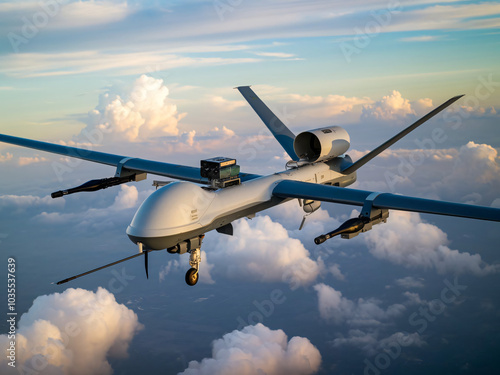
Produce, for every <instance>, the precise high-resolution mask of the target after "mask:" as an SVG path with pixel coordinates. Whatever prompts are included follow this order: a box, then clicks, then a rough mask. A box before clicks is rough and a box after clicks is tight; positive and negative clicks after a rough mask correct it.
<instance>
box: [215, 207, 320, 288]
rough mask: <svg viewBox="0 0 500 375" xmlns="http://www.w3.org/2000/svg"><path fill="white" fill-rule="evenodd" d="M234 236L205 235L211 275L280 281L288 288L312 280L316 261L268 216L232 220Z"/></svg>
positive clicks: (317, 270)
mask: <svg viewBox="0 0 500 375" xmlns="http://www.w3.org/2000/svg"><path fill="white" fill-rule="evenodd" d="M233 226H234V236H231V237H229V236H222V235H220V234H217V235H214V236H210V237H208V236H207V238H206V240H205V242H206V243H207V246H208V247H210V248H211V249H212V250H211V251H210V260H211V262H212V263H213V264H214V269H213V274H214V275H216V274H223V275H224V276H226V277H228V278H236V279H242V278H243V279H248V280H259V281H263V282H275V281H284V282H288V283H289V284H290V286H291V287H292V288H296V287H298V286H302V285H308V284H310V283H312V282H313V281H314V280H315V279H316V278H317V276H318V275H319V273H320V264H319V263H318V262H316V261H314V260H312V259H311V258H310V257H309V255H310V254H309V251H308V250H306V248H305V247H304V245H303V244H302V242H300V241H299V240H298V239H295V238H291V237H290V236H289V235H288V232H287V230H286V229H285V228H284V227H283V226H282V225H281V224H279V223H276V222H273V221H272V220H271V218H270V217H269V216H257V217H255V218H254V219H252V220H250V221H246V220H238V221H236V222H234V223H233Z"/></svg>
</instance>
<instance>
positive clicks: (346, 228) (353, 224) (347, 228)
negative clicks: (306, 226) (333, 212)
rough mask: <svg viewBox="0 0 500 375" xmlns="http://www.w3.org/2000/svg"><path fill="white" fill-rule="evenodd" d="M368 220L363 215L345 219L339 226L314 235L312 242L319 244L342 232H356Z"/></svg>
mask: <svg viewBox="0 0 500 375" xmlns="http://www.w3.org/2000/svg"><path fill="white" fill-rule="evenodd" d="M369 221H370V220H369V219H367V218H365V217H356V218H353V219H349V220H347V221H346V222H345V223H344V224H342V225H341V226H340V227H338V228H337V229H335V230H334V231H331V232H329V233H327V234H322V235H321V236H319V237H316V238H315V239H314V243H315V244H316V245H319V244H321V243H323V242H325V241H326V240H329V239H330V238H332V237H335V236H337V235H339V234H344V233H356V232H359V231H360V230H362V229H363V228H364V226H365V224H366V223H368V222H369Z"/></svg>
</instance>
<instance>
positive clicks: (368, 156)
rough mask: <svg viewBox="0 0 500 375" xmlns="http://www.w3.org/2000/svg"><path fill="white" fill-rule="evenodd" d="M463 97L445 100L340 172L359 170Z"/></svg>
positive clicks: (347, 172)
mask: <svg viewBox="0 0 500 375" xmlns="http://www.w3.org/2000/svg"><path fill="white" fill-rule="evenodd" d="M462 96H463V95H458V96H454V97H453V98H451V99H449V100H447V101H446V102H444V103H443V104H441V105H440V106H439V107H437V108H434V109H433V110H432V111H430V112H429V113H428V114H426V115H425V116H424V117H422V118H421V119H420V120H417V121H415V122H414V123H413V124H411V125H410V126H408V127H407V128H406V129H404V130H402V131H401V132H399V133H398V134H396V135H395V136H394V137H392V138H391V139H389V140H387V141H385V142H384V143H382V144H381V145H380V146H378V147H377V148H376V149H374V150H372V151H370V152H369V153H368V154H366V155H365V156H363V157H362V158H361V159H359V160H357V161H356V162H354V163H353V164H351V165H350V166H348V167H347V168H345V169H343V170H342V173H344V174H350V173H353V172H354V171H356V170H358V169H359V168H361V167H362V166H363V165H365V164H366V163H368V162H369V161H370V160H372V159H373V158H374V157H375V156H377V155H378V154H380V153H382V152H383V151H384V150H385V149H387V148H389V147H390V146H392V145H393V144H394V143H396V142H397V141H399V140H400V139H401V138H403V137H404V136H405V135H407V134H408V133H410V132H411V131H413V130H415V129H416V128H418V127H419V126H420V125H422V124H423V123H424V122H426V121H427V120H429V119H431V118H432V117H434V116H435V115H437V114H438V113H439V112H441V111H442V110H443V109H445V108H447V107H448V106H450V105H452V104H453V103H455V102H456V101H457V100H458V99H460V98H461V97H462Z"/></svg>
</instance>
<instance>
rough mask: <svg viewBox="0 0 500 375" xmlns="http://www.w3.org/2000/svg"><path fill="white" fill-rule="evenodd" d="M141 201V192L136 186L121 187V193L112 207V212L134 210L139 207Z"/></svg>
mask: <svg viewBox="0 0 500 375" xmlns="http://www.w3.org/2000/svg"><path fill="white" fill-rule="evenodd" d="M138 199H139V192H138V191H137V188H136V187H135V186H129V185H121V186H120V192H119V193H118V195H117V196H116V198H115V202H114V203H113V205H112V206H111V207H109V208H110V209H112V210H123V209H127V208H132V207H135V206H136V205H137V200H138Z"/></svg>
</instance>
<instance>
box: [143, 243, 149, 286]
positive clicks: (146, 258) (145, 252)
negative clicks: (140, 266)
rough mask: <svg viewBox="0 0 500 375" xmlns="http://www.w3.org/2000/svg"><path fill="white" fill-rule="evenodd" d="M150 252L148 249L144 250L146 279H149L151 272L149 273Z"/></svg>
mask: <svg viewBox="0 0 500 375" xmlns="http://www.w3.org/2000/svg"><path fill="white" fill-rule="evenodd" d="M148 253H149V251H148V250H146V251H144V267H146V279H149V273H148Z"/></svg>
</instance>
